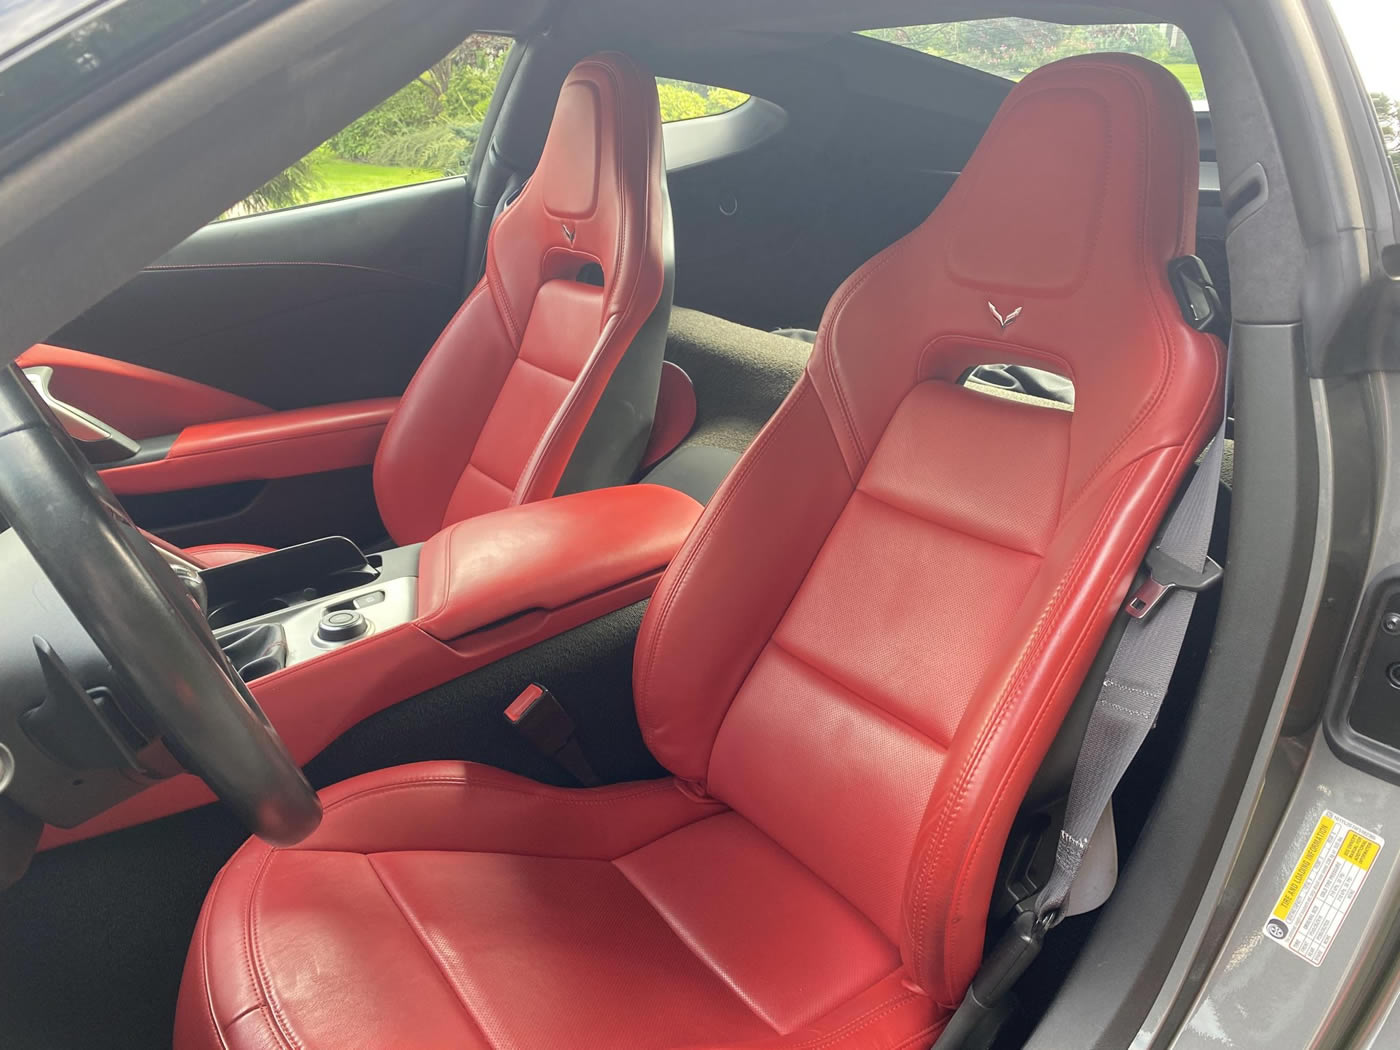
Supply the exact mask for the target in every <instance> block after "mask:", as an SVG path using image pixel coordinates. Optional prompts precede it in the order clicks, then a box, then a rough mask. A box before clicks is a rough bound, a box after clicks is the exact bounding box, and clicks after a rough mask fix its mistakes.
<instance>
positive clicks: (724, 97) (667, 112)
mask: <svg viewBox="0 0 1400 1050" xmlns="http://www.w3.org/2000/svg"><path fill="white" fill-rule="evenodd" d="M656 95H657V98H658V99H659V100H660V102H661V122H662V123H663V124H670V123H671V122H673V121H677V120H691V119H693V118H695V117H712V116H714V115H715V114H716V113H728V112H729V111H730V110H731V109H738V108H739V107H740V106H742V105H743V104H744V103H745V102H747V101H748V100H749V96H748V95H746V94H744V93H743V92H742V91H731V90H730V89H729V88H722V87H714V86H712V85H710V84H697V83H695V82H694V81H692V80H672V79H670V78H669V77H657V78H656Z"/></svg>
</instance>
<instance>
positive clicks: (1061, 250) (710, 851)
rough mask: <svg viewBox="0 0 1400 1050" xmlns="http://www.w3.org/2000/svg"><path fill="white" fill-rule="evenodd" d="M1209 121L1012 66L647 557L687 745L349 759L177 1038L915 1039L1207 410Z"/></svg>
mask: <svg viewBox="0 0 1400 1050" xmlns="http://www.w3.org/2000/svg"><path fill="white" fill-rule="evenodd" d="M1195 128H1196V125H1195V120H1194V116H1193V114H1192V112H1191V109H1190V106H1189V103H1188V102H1187V99H1186V96H1185V94H1184V93H1183V91H1182V89H1181V86H1180V85H1179V84H1178V83H1177V82H1176V80H1175V79H1174V78H1173V77H1172V76H1171V75H1169V74H1168V73H1167V72H1166V71H1165V70H1164V69H1162V68H1161V67H1159V66H1156V65H1153V64H1152V63H1149V62H1146V61H1144V60H1141V59H1136V58H1129V57H1124V56H1095V57H1087V58H1076V59H1070V60H1067V61H1064V62H1061V63H1057V64H1055V65H1052V66H1048V67H1046V68H1044V69H1042V70H1040V71H1039V72H1036V73H1033V74H1032V75H1030V76H1029V77H1027V78H1026V79H1025V80H1024V81H1022V82H1021V83H1020V84H1019V85H1018V86H1017V87H1016V88H1015V89H1014V90H1013V91H1012V92H1011V94H1010V95H1009V97H1008V98H1007V99H1006V101H1005V104H1004V105H1003V107H1002V109H1001V111H1000V113H999V114H998V116H997V118H996V120H995V121H994V123H993V125H992V126H991V128H990V129H989V130H988V132H987V134H986V136H985V139H984V141H983V143H982V145H981V146H980V147H979V149H978V151H977V153H976V155H975V156H974V157H973V158H972V160H971V161H970V162H969V164H968V165H967V168H966V170H965V171H964V173H963V174H962V176H961V177H960V178H959V180H958V181H957V183H956V185H955V186H954V187H953V189H952V192H951V193H950V194H949V195H948V197H947V199H946V200H945V201H944V202H943V204H941V205H940V206H939V208H938V210H937V211H936V212H935V213H934V214H933V215H932V216H931V217H930V218H929V219H928V220H927V221H926V222H925V223H924V224H923V225H922V226H920V227H919V228H918V229H917V230H915V231H914V232H913V233H912V234H910V235H909V236H907V237H905V238H904V239H903V240H901V241H899V242H898V243H897V244H895V245H894V246H892V247H891V248H889V249H888V250H886V251H885V252H883V253H881V254H880V255H879V256H878V257H876V258H875V259H874V260H872V261H871V262H870V263H869V264H867V265H866V266H865V267H863V268H862V269H861V270H860V271H858V272H857V273H856V274H854V275H853V276H852V277H851V278H850V279H849V280H848V281H847V282H846V283H845V284H844V285H843V286H842V288H841V289H840V291H839V292H838V293H837V294H836V296H835V298H834V299H833V300H832V302H831V304H830V306H829V307H828V309H827V311H826V316H825V318H824V320H823V322H822V326H821V330H820V333H819V335H818V338H817V344H816V348H815V351H814V353H813V356H812V358H811V362H810V364H809V366H808V368H807V371H806V373H805V375H804V376H803V377H802V379H801V380H800V381H799V383H798V384H797V386H796V388H795V389H794V390H793V392H792V394H791V396H790V397H789V398H788V399H787V401H786V402H785V403H784V404H783V406H782V408H781V409H780V410H779V412H778V414H777V415H776V416H775V418H774V419H773V420H772V421H771V422H770V423H769V425H768V426H767V428H766V429H765V430H764V431H763V432H762V434H761V435H760V436H759V438H758V440H757V441H756V442H755V443H754V445H753V446H752V447H751V448H750V449H749V450H748V452H747V453H746V454H745V455H744V457H743V458H742V459H741V460H740V462H739V464H738V466H737V467H736V468H735V470H734V472H733V473H732V474H731V475H730V476H729V478H728V479H727V480H726V481H725V483H724V484H723V486H722V487H721V488H720V490H719V492H718V493H717V494H716V496H715V498H714V499H713V500H712V501H711V503H710V504H709V506H708V507H707V509H706V511H705V513H704V515H703V516H702V517H701V519H700V522H699V524H698V525H697V526H696V528H695V530H694V532H693V533H692V534H691V536H690V538H689V540H688V541H687V542H686V544H685V546H684V547H683V548H682V550H681V552H680V554H679V555H678V556H677V557H676V559H675V560H674V561H673V562H672V564H671V566H670V569H669V570H668V571H667V573H666V575H665V577H664V579H663V581H662V583H661V585H660V587H659V588H658V590H657V591H656V594H655V597H654V598H653V599H652V602H651V605H650V608H649V609H648V611H647V614H646V618H645V620H644V622H643V625H642V631H641V635H640V637H639V639H638V644H637V650H636V658H635V665H634V687H635V697H636V705H637V715H638V718H639V720H640V723H641V726H642V730H643V733H644V736H645V739H646V742H647V744H648V746H649V747H650V748H651V750H652V752H653V753H654V754H655V755H656V757H657V758H658V759H659V760H660V761H661V762H662V764H663V765H665V766H666V767H667V768H668V769H669V770H670V771H671V773H672V774H673V777H672V778H670V779H665V780H659V781H653V782H647V783H634V784H622V785H617V786H612V787H605V788H599V789H593V790H566V789H558V788H552V787H545V786H542V785H539V784H535V783H532V782H529V781H526V780H523V779H521V778H519V777H516V776H513V775H510V774H507V773H503V772H500V771H497V770H493V769H488V768H484V767H480V766H474V765H470V764H463V763H450V762H442V763H428V764H422V765H416V766H406V767H400V768H396V769H388V770H384V771H381V772H378V773H373V774H370V775H368V776H364V777H359V778H356V779H354V780H350V781H347V782H346V783H343V784H340V785H337V786H336V787H333V788H331V789H330V790H328V791H327V792H325V794H324V801H325V820H324V822H323V824H322V825H321V827H320V829H319V830H317V831H316V832H315V833H314V834H313V835H312V836H311V837H310V838H309V839H307V840H306V841H305V842H303V843H302V844H300V845H299V846H297V847H293V848H285V849H275V848H272V847H269V846H267V845H265V844H262V843H260V842H256V841H255V842H250V843H249V844H248V845H246V846H245V847H244V848H243V849H242V850H240V851H239V853H238V854H237V855H236V856H235V857H234V858H233V860H232V861H231V862H230V863H229V865H228V866H227V868H225V870H224V871H223V873H222V874H221V875H220V876H219V879H218V881H217V882H216V883H215V885H214V887H213V889H212V890H211V891H210V895H209V899H208V901H207V903H206V905H205V909H204V913H203V916H202V918H201V920H200V923H199V927H198V930H197V932H196V936H195V940H194V943H193V945H192V947H191V951H190V957H189V964H188V967H187V970H186V974H185V980H184V984H183V987H182V991H181V999H180V1007H179V1017H178V1021H177V1029H176V1039H175V1045H176V1046H177V1047H178V1048H179V1050H196V1048H212V1047H218V1046H224V1047H229V1048H244V1047H254V1046H256V1047H268V1046H295V1047H298V1048H301V1050H312V1048H321V1047H335V1048H337V1050H349V1048H352V1047H415V1048H428V1047H457V1048H462V1047H482V1048H484V1047H493V1048H496V1050H504V1048H511V1050H524V1048H540V1047H569V1048H573V1050H586V1048H595V1047H596V1048H618V1047H627V1048H632V1050H642V1048H667V1047H689V1048H695V1047H710V1048H718V1047H737V1046H744V1047H767V1048H779V1047H784V1048H798V1047H802V1048H816V1047H822V1048H855V1047H859V1048H862V1050H879V1048H884V1050H894V1048H896V1047H910V1048H912V1047H923V1046H927V1045H928V1044H929V1043H931V1042H932V1040H933V1038H934V1036H935V1035H936V1033H937V1032H938V1031H939V1030H940V1028H941V1026H942V1025H943V1023H944V1022H945V1021H946V1018H947V1015H948V1013H949V1011H950V1010H951V1009H952V1008H953V1007H954V1006H955V1004H956V1003H957V1002H958V1001H959V999H960V997H961V996H962V993H963V991H964V989H965V987H966V985H967V983H968V981H969V980H970V978H971V977H972V975H973V973H974V971H975V970H976V968H977V965H978V963H979V960H980V958H981V954H982V948H983V935H984V929H985V924H986V919H987V910H988V902H989V898H990V894H991V890H992V886H993V882H994V877H995V873H996V868H997V863H998V859H999V857H1000V854H1001V852H1002V849H1003V846H1004V842H1005V839H1006V836H1007V833H1008V829H1009V827H1010V824H1011V821H1012V818H1013V815H1014V814H1015V812H1016V810H1017V807H1018V805H1019V803H1020V800H1021V798H1022V797H1023V795H1024V793H1025V790H1026V788H1027V785H1028V784H1029V782H1030V779H1031V777H1032V775H1033V773H1034V772H1035V770H1036V768H1037V766H1038V765H1039V763H1040V761H1041V759H1042V757H1043V755H1044V753H1045V751H1046V748H1047V747H1048V745H1049V742H1050V740H1051V738H1052V737H1053V736H1054V734H1055V732H1056V730H1057V728H1058V727H1059V725H1060V722H1061V720H1062V719H1063V717H1064V715H1065V712H1066V710H1067V708H1068V706H1069V704H1070V702H1071V700H1072V698H1073V696H1074V694H1075V692H1076V690H1077V689H1078V687H1079V685H1080V683H1081V680H1082V679H1083V677H1084V675H1085V673H1086V671H1087V669H1088V667H1089V665H1090V663H1091V661H1092V660H1093V657H1094V654H1095V651H1096V649H1097V648H1098V647H1099V646H1100V644H1101V642H1102V640H1103V638H1104V635H1105V633H1106V631H1107V628H1108V625H1109V623H1110V621H1111V619H1112V618H1113V616H1114V614H1115V612H1116V610H1117V609H1119V608H1120V606H1121V604H1122V602H1123V599H1124V596H1125V594H1126V591H1127V588H1128V586H1129V582H1130V580H1131V578H1132V575H1133V572H1134V569H1135V567H1136V566H1137V565H1138V563H1139V561H1140V559H1141V558H1142V557H1143V555H1144V552H1145V550H1146V548H1147V546H1148V544H1149V542H1150V540H1151V538H1152V536H1153V533H1154V530H1155V529H1156V527H1157V524H1158V522H1159V521H1160V519H1161V517H1162V515H1163V512H1164V510H1165V508H1166V507H1167V505H1168V503H1169V501H1170V499H1171V498H1172V494H1173V492H1174V491H1175V489H1176V488H1177V485H1178V482H1179V481H1180V479H1181V477H1182V475H1183V473H1184V472H1185V471H1186V469H1187V468H1188V466H1189V465H1190V463H1191V461H1192V459H1193V457H1194V456H1195V455H1196V453H1197V451H1198V450H1199V448H1200V446H1201V445H1202V443H1203V442H1204V440H1205V439H1206V438H1207V436H1208V435H1209V434H1210V432H1211V429H1212V427H1213V426H1214V424H1215V422H1216V420H1217V419H1218V418H1219V413H1220V411H1221V399H1220V387H1221V382H1222V372H1223V368H1222V351H1221V346H1220V344H1219V342H1218V341H1217V340H1215V339H1214V338H1212V337H1209V336H1205V335H1202V334H1200V333H1197V332H1195V331H1194V330H1192V329H1191V328H1190V327H1188V326H1187V325H1186V324H1185V322H1184V321H1183V320H1182V317H1181V314H1180V311H1179V309H1178V307H1177V305H1176V302H1175V300H1174V298H1173V295H1172V293H1171V290H1170V288H1169V286H1168V283H1167V278H1166V264H1167V262H1168V261H1169V260H1170V259H1172V258H1173V257H1176V256H1179V255H1182V254H1185V253H1188V252H1190V251H1191V249H1192V246H1193V244H1192V242H1193V238H1194V230H1195V202H1196V196H1197V175H1198V171H1197V163H1198V161H1197V145H1196V130H1195ZM989 303H990V306H989ZM994 311H995V312H997V313H1000V314H1001V315H1002V316H1003V317H1009V316H1011V315H1012V314H1013V312H1016V311H1019V313H1017V314H1016V319H1015V320H1014V321H1012V322H1011V323H1009V324H1005V325H1003V324H1002V323H1001V322H1000V321H998V320H997V318H996V317H995V316H994ZM989 362H995V363H1003V362H1007V363H1019V364H1024V365H1031V366H1035V367H1040V368H1046V369H1050V370H1052V371H1054V372H1057V373H1059V374H1061V375H1065V376H1068V377H1070V378H1071V379H1072V380H1073V382H1074V385H1075V395H1076V396H1075V405H1074V411H1073V412H1072V413H1071V412H1066V411H1059V410H1056V409H1052V408H1041V407H1037V406H1034V405H1027V404H1022V403H1017V402H1012V401H1008V400H1005V399H1000V398H996V397H991V396H987V395H985V394H982V393H979V392H977V391H974V390H970V389H968V388H966V387H964V386H962V385H960V383H959V379H960V377H961V376H962V375H963V374H964V373H965V372H966V371H967V370H968V369H969V368H970V367H972V366H974V365H978V364H983V363H989Z"/></svg>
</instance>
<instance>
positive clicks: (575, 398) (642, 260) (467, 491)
mask: <svg viewBox="0 0 1400 1050" xmlns="http://www.w3.org/2000/svg"><path fill="white" fill-rule="evenodd" d="M664 177H665V175H664V171H663V166H662V154H661V118H660V115H659V112H658V108H657V101H656V90H655V86H654V84H653V82H652V80H651V78H650V76H648V75H647V74H646V73H645V72H643V71H642V70H641V69H640V68H639V67H638V66H637V65H636V64H635V63H633V62H632V61H631V60H630V59H628V58H626V57H625V56H622V55H616V54H607V55H598V56H595V57H593V58H590V59H587V60H586V61H584V62H582V63H580V64H579V65H578V66H577V67H575V69H574V70H573V72H571V73H570V74H569V78H568V80H567V81H566V82H565V84H564V87H563V89H562V90H561V91H560V95H559V103H558V106H557V108H556V110H555V116H554V123H553V124H552V125H551V127H550V131H549V136H548V139H547V141H546V143H545V147H544V152H543V154H542V156H541V158H540V163H539V166H538V168H537V169H536V173H535V175H534V176H533V177H532V178H531V179H530V181H529V182H528V183H527V184H526V186H525V189H524V190H523V191H522V192H521V194H520V196H519V198H518V199H517V200H516V201H515V202H514V203H513V204H511V205H510V207H508V208H507V209H506V211H505V212H504V213H503V214H502V215H501V217H500V218H499V219H498V220H497V222H496V225H495V227H494V228H493V229H492V231H491V237H490V241H489V245H488V248H487V256H486V276H485V278H484V279H483V280H482V282H481V284H480V285H479V286H478V287H477V288H476V290H475V291H474V292H473V293H472V294H471V295H470V296H469V297H468V299H467V301H466V303H465V304H463V306H462V308H461V310H459V311H458V313H457V316H456V317H454V318H453V320H452V322H451V323H450V324H449V325H448V326H447V328H446V330H445V331H444V332H443V333H442V335H441V336H440V337H439V339H438V341H437V344H436V345H435V346H434V347H433V349H432V350H431V351H430V352H429V354H428V357H427V359H426V360H425V361H424V362H423V365H422V367H421V368H420V369H419V370H418V373H417V375H416V376H415V377H414V379H413V382H412V383H410V384H409V387H408V390H407V391H406V392H405V394H404V398H403V404H402V407H401V408H400V410H399V412H398V413H396V414H395V416H394V418H393V419H392V420H391V421H390V423H389V428H388V430H387V431H386V432H385V435H384V441H383V443H382V444H381V445H380V448H379V455H378V458H377V460H376V461H375V470H374V483H375V493H376V496H377V497H378V501H379V508H380V513H381V516H382V517H383V519H384V523H385V525H386V526H387V527H388V529H389V532H390V534H391V535H392V536H393V537H394V539H395V540H396V541H397V542H399V543H401V544H404V543H415V542H418V541H420V540H425V539H427V538H428V537H429V536H431V535H432V534H433V533H435V532H437V531H438V530H439V529H441V528H442V527H443V526H444V525H450V524H451V523H453V522H454V521H460V520H462V519H463V518H468V517H471V516H473V515H476V514H481V513H484V512H486V511H491V510H499V509H501V508H503V507H508V506H512V505H514V504H517V503H528V502H531V501H533V500H537V499H541V498H543V497H547V496H550V495H553V493H554V490H555V487H556V486H557V485H558V484H559V479H560V477H561V476H562V474H563V472H564V467H565V465H566V464H567V463H568V460H569V456H570V454H571V453H572V452H573V450H574V448H575V446H576V444H577V442H578V439H579V435H580V434H581V433H582V432H583V428H584V425H585V424H586V423H587V422H588V417H589V416H590V415H591V414H592V411H593V409H594V407H595V406H596V405H597V403H598V399H599V398H600V397H601V395H602V392H603V388H604V386H606V384H607V381H608V379H609V377H610V376H611V375H612V373H613V370H614V368H615V367H616V366H617V363H618V361H619V360H620V359H621V357H622V355H623V353H624V352H625V351H626V350H627V348H628V346H629V345H630V344H631V342H632V340H633V339H634V337H635V336H636V335H637V334H638V332H639V331H640V330H641V328H642V325H643V323H644V322H645V321H646V320H647V318H648V317H649V316H650V315H651V313H652V311H653V310H654V309H655V308H656V306H657V303H658V302H659V301H660V297H661V294H662V290H663V287H664V284H665V243H664V241H665V227H666V218H665V216H666V212H665V208H666V201H665V194H664V192H663V186H664V183H663V181H662V180H663V179H664ZM590 270H594V271H601V285H600V286H595V285H594V284H591V283H580V282H579V281H578V278H579V277H580V276H584V277H587V271H590ZM595 276H596V274H595Z"/></svg>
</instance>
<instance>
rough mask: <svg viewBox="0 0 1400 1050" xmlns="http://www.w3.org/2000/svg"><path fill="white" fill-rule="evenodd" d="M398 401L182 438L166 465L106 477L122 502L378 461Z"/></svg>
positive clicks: (235, 424) (226, 426)
mask: <svg viewBox="0 0 1400 1050" xmlns="http://www.w3.org/2000/svg"><path fill="white" fill-rule="evenodd" d="M398 403H399V402H398V398H393V397H384V398H374V399H371V400H367V401H347V402H345V403H343V404H338V405H322V406H319V407H316V408H297V409H292V410H291V411H288V412H272V413H269V414H267V415H260V416H252V417H248V418H245V419H230V420H227V421H225V422H222V423H202V424H199V425H197V426H191V427H186V428H185V429H184V430H182V431H181V432H180V435H179V437H177V438H176V439H175V443H174V445H172V446H171V448H170V452H169V454H168V455H167V456H166V457H165V458H164V459H158V460H152V461H151V462H148V463H137V464H134V465H131V466H125V467H123V466H116V467H111V468H108V469H107V470H104V471H102V480H103V481H105V482H106V483H107V485H108V487H109V488H111V490H112V491H113V492H115V493H117V494H118V495H141V494H146V493H152V492H175V491H179V490H181V489H194V488H203V487H206V486H209V485H225V484H229V483H230V482H235V481H268V480H271V479H273V478H291V477H298V476H300V475H302V474H318V473H321V472H323V471H327V470H341V469H344V468H346V467H360V466H366V465H368V464H370V463H372V462H374V454H375V452H376V451H377V450H378V448H379V440H380V438H381V437H382V436H383V435H384V427H385V425H386V424H387V423H388V422H389V417H390V416H391V415H393V412H394V409H395V408H396V407H397V406H398Z"/></svg>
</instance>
